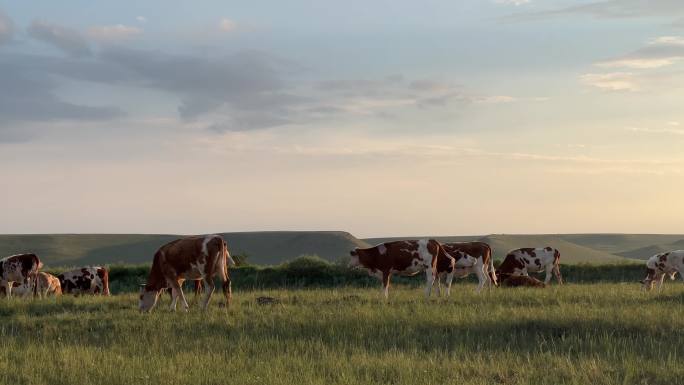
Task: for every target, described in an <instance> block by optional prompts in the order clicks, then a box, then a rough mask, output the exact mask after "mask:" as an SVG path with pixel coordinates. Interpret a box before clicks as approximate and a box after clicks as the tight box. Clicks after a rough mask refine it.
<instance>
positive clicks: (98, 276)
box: [57, 266, 110, 295]
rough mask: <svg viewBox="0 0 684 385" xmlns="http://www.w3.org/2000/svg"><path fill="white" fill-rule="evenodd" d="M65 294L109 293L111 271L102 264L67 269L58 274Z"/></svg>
mask: <svg viewBox="0 0 684 385" xmlns="http://www.w3.org/2000/svg"><path fill="white" fill-rule="evenodd" d="M57 278H58V279H59V284H60V285H61V287H62V293H64V294H67V293H69V294H102V295H110V293H109V272H108V271H107V269H105V268H104V267H101V266H88V267H83V268H80V269H74V270H71V271H66V272H64V273H62V274H60V275H58V276H57Z"/></svg>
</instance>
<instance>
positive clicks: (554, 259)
mask: <svg viewBox="0 0 684 385" xmlns="http://www.w3.org/2000/svg"><path fill="white" fill-rule="evenodd" d="M559 264H560V252H559V251H558V250H556V249H554V248H552V247H538V248H536V249H533V248H522V249H515V250H511V251H509V252H508V254H507V255H506V258H505V259H504V260H503V262H501V265H500V266H499V272H500V273H501V274H512V275H528V273H529V272H532V273H538V272H542V271H546V279H544V283H545V284H547V285H548V284H549V283H550V282H551V273H552V272H553V275H555V276H556V280H557V281H558V283H559V284H562V283H563V278H562V277H561V273H560V268H559Z"/></svg>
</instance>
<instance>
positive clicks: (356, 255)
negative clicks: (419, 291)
mask: <svg viewBox="0 0 684 385" xmlns="http://www.w3.org/2000/svg"><path fill="white" fill-rule="evenodd" d="M349 254H350V255H351V260H350V261H349V267H351V268H359V267H360V268H365V269H368V274H370V275H372V276H375V277H378V278H380V279H381V280H382V287H383V293H384V295H385V299H387V298H388V297H389V284H390V277H391V276H392V274H399V275H404V276H412V275H416V274H418V273H420V272H423V271H425V274H426V278H427V287H426V288H425V296H426V297H429V296H430V292H431V291H432V285H433V284H434V282H435V279H436V276H437V267H438V266H437V261H438V259H440V258H441V262H442V263H443V265H444V266H442V269H443V270H444V271H445V272H446V274H447V280H448V281H449V282H451V279H452V278H453V270H454V265H455V261H454V258H453V257H451V256H450V255H448V254H447V253H446V252H445V251H444V248H442V245H441V244H440V243H439V242H437V241H435V240H434V239H430V240H427V239H421V240H418V241H395V242H387V243H383V244H380V245H377V246H374V247H371V248H367V249H359V248H356V249H354V250H352V251H350V252H349ZM447 295H449V288H448V287H447Z"/></svg>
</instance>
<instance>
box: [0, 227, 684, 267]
mask: <svg viewBox="0 0 684 385" xmlns="http://www.w3.org/2000/svg"><path fill="white" fill-rule="evenodd" d="M222 235H223V236H224V237H225V238H226V241H228V246H229V249H230V251H231V253H233V254H247V255H248V256H249V260H250V262H252V263H255V264H269V265H270V264H278V263H281V262H283V261H285V260H289V259H293V258H295V257H298V256H300V255H303V254H316V255H319V256H320V257H322V258H325V259H327V260H330V261H335V260H338V259H339V258H340V257H345V256H347V255H348V252H349V250H351V249H353V248H355V247H369V245H375V244H378V243H382V242H387V241H392V240H399V239H418V238H435V239H437V240H439V241H441V242H462V241H469V240H482V241H485V242H487V243H489V244H490V245H491V246H492V248H493V249H494V256H495V258H497V259H502V258H503V257H504V256H505V254H506V252H508V251H509V250H511V249H516V248H519V247H537V246H552V247H555V248H557V249H559V250H560V251H561V259H562V261H563V263H593V264H605V263H621V262H639V261H640V260H644V259H647V258H649V257H650V256H652V255H654V254H656V253H659V252H663V251H667V250H677V249H684V235H660V234H541V235H516V234H492V235H486V236H478V235H474V236H442V237H401V238H399V237H388V238H369V239H363V240H361V239H357V238H356V237H354V236H353V235H351V234H349V233H347V232H344V231H272V232H240V233H223V234H222ZM178 237H179V235H171V234H41V235H0V256H5V255H10V254H17V253H23V252H35V253H37V254H38V255H39V256H40V257H41V259H42V260H43V261H44V262H45V263H46V264H47V265H51V266H64V265H73V266H78V265H87V264H105V263H108V264H111V263H149V262H150V261H151V260H152V256H153V254H154V252H155V250H157V248H159V246H161V245H163V244H164V243H167V242H169V241H171V240H173V239H176V238H178Z"/></svg>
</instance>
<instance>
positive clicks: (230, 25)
mask: <svg viewBox="0 0 684 385" xmlns="http://www.w3.org/2000/svg"><path fill="white" fill-rule="evenodd" d="M218 28H219V30H220V31H223V32H233V31H235V30H236V29H237V23H236V22H235V21H233V20H231V19H228V18H225V17H224V18H223V19H221V21H219V25H218Z"/></svg>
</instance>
